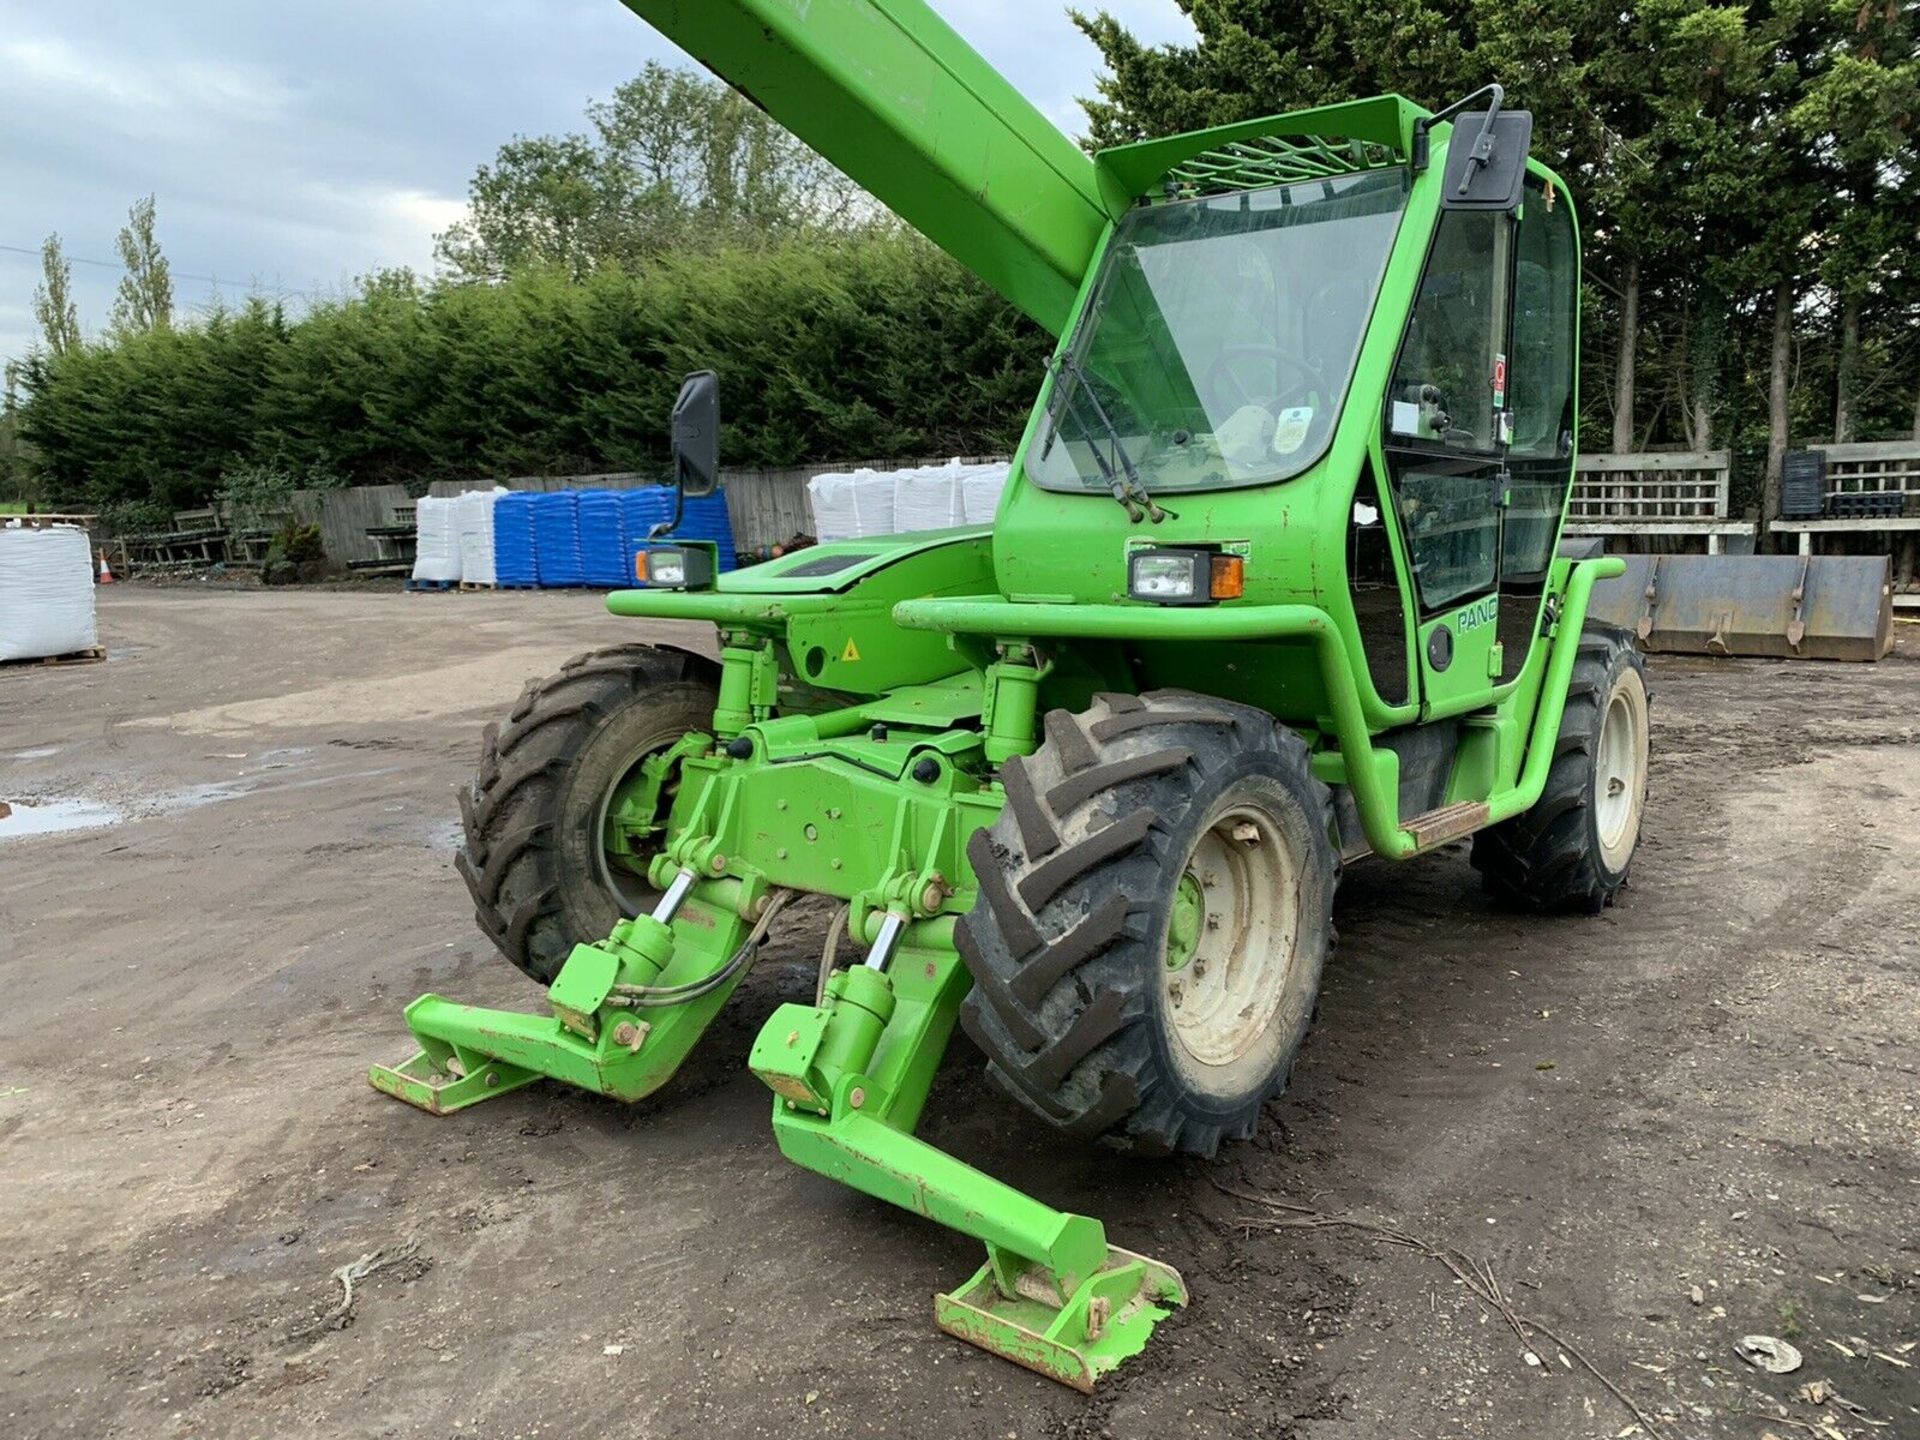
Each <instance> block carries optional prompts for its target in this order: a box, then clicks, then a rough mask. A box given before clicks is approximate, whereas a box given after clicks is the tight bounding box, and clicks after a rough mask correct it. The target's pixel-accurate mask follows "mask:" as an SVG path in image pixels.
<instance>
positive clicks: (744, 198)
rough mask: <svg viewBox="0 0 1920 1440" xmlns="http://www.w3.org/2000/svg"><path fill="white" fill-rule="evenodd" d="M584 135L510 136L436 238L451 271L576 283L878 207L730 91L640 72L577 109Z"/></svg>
mask: <svg viewBox="0 0 1920 1440" xmlns="http://www.w3.org/2000/svg"><path fill="white" fill-rule="evenodd" d="M587 119H588V122H589V125H590V128H591V133H590V134H570V135H559V136H552V135H545V136H535V137H526V136H516V137H515V138H514V139H513V140H511V141H509V142H508V143H507V144H506V145H504V146H502V147H501V149H500V152H499V154H498V155H496V156H495V157H494V159H493V160H492V161H491V162H489V163H488V164H485V165H482V166H481V167H480V168H479V169H478V171H476V172H475V174H474V177H473V181H472V184H471V185H470V186H469V188H468V207H467V215H466V217H465V218H464V219H462V220H461V221H459V222H458V223H457V224H455V225H454V226H452V227H451V228H450V229H448V230H447V231H446V232H444V233H443V234H441V235H440V236H439V237H438V238H437V242H436V254H437V256H438V259H439V260H440V262H441V264H442V265H444V266H445V267H446V268H447V269H448V270H449V271H450V272H451V273H452V274H453V275H454V276H455V277H457V278H460V279H467V280H497V279H500V278H501V277H502V276H505V275H511V274H515V273H518V272H521V271H525V270H528V269H534V268H545V267H554V268H558V269H560V270H561V271H563V272H565V274H566V275H568V276H569V277H570V278H572V279H576V280H577V279H580V278H582V277H583V276H585V275H587V274H589V273H591V272H592V271H594V270H596V269H598V268H601V267H603V266H606V265H621V266H624V267H626V268H628V269H633V268H634V267H635V266H637V265H639V264H641V263H643V262H644V261H646V260H647V259H650V258H652V257H655V256H658V255H662V254H666V253H668V252H670V251H674V250H680V249H685V248H688V247H701V246H713V245H720V244H728V245H739V244H754V243H769V242H773V241H777V240H779V239H781V238H782V237H785V236H789V235H794V234H819V233H838V232H843V231H845V230H846V229H848V228H849V227H851V226H852V225H854V224H856V223H861V222H863V221H866V220H870V219H871V218H872V216H873V214H874V213H875V212H874V207H873V206H872V205H871V202H868V201H866V200H865V199H864V197H863V196H862V194H861V192H860V191H859V190H858V188H857V187H855V186H854V185H853V184H852V183H851V182H850V181H848V180H847V179H846V178H845V177H844V176H842V175H841V174H840V173H839V172H838V171H837V170H835V169H834V168H833V167H832V166H831V165H829V164H827V162H826V161H824V160H822V159H821V158H820V157H819V156H818V155H816V154H814V152H813V151H811V150H809V149H807V147H806V146H804V145H803V144H801V143H800V142H799V141H798V140H796V139H794V138H793V136H791V135H790V134H788V133H787V132H786V131H785V130H784V129H782V128H781V127H780V126H779V125H778V124H777V123H775V122H774V121H773V120H772V119H770V118H769V117H768V116H767V115H766V114H765V113H764V112H762V111H761V110H759V109H757V108H756V107H755V106H753V105H752V104H750V103H749V102H747V101H746V100H745V99H743V98H742V97H741V96H740V95H739V94H738V93H737V92H736V91H734V90H732V89H730V88H729V87H727V86H725V85H722V84H720V83H718V82H717V81H713V80H707V79H703V78H702V77H700V76H698V75H696V74H694V73H692V72H691V71H687V70H680V69H673V68H670V67H668V66H664V65H659V64H649V65H648V66H647V67H646V69H645V70H644V71H643V72H642V73H641V74H640V75H639V76H638V77H636V78H635V79H633V80H630V81H628V82H627V83H626V84H624V85H622V86H621V87H620V88H619V89H618V90H616V91H615V92H614V94H613V97H612V99H610V100H607V101H602V102H596V103H595V104H593V105H590V106H589V107H588V109H587Z"/></svg>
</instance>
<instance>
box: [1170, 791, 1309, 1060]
mask: <svg viewBox="0 0 1920 1440" xmlns="http://www.w3.org/2000/svg"><path fill="white" fill-rule="evenodd" d="M1298 890H1299V884H1298V876H1297V875H1296V874H1295V871H1294V866H1293V862H1292V860H1291V858H1290V856H1289V854H1288V851H1287V847H1286V846H1285V844H1284V843H1283V842H1282V840H1281V837H1280V835H1279V832H1278V831H1277V830H1276V829H1275V827H1274V822H1273V820H1272V819H1271V817H1269V816H1266V815H1264V814H1262V813H1260V812H1258V811H1255V810H1253V809H1250V808H1236V809H1232V810H1229V811H1227V812H1226V813H1225V814H1222V815H1220V816H1217V817H1216V818H1215V819H1214V821H1213V823H1212V824H1210V825H1209V826H1208V828H1207V829H1206V831H1205V832H1204V833H1203V834H1202V835H1201V837H1200V839H1199V840H1198V842H1196V843H1195V845H1194V848H1193V854H1192V855H1191V856H1190V857H1189V859H1188V862H1187V865H1186V867H1185V869H1184V870H1183V871H1182V872H1181V875H1180V879H1179V881H1178V883H1177V884H1176V886H1175V888H1174V894H1173V903H1172V906H1171V908H1170V911H1169V915H1168V921H1167V944H1166V965H1165V968H1164V970H1163V971H1162V974H1161V983H1162V985H1163V987H1164V990H1165V999H1166V1002H1167V1013H1168V1014H1169V1015H1170V1017H1171V1019H1172V1022H1173V1031H1174V1034H1175V1036H1176V1037H1177V1038H1178V1039H1179V1041H1180V1043H1181V1045H1182V1047H1183V1048H1185V1049H1186V1051H1187V1052H1188V1053H1189V1054H1190V1055H1191V1056H1192V1057H1193V1058H1194V1059H1195V1060H1197V1061H1199V1062H1200V1063H1201V1064H1203V1065H1230V1064H1232V1063H1233V1062H1234V1061H1236V1060H1238V1059H1240V1058H1241V1057H1242V1056H1243V1055H1245V1054H1246V1053H1247V1052H1248V1051H1249V1050H1250V1049H1251V1048H1253V1046H1254V1045H1255V1044H1256V1043H1257V1042H1258V1041H1259V1039H1260V1036H1261V1034H1262V1032H1263V1031H1264V1030H1265V1029H1266V1027H1267V1024H1268V1022H1269V1021H1270V1020H1271V1019H1272V1017H1273V1012H1274V1010H1275V1009H1276V1008H1277V1007H1278V1006H1279V1004H1280V1000H1281V996H1282V994H1283V992H1284V988H1285V987H1284V982H1285V978H1286V972H1287V970H1288V968H1289V967H1290V966H1291V965H1292V963H1293V952H1294V941H1295V938H1296V935H1297V931H1298V909H1299V895H1298Z"/></svg>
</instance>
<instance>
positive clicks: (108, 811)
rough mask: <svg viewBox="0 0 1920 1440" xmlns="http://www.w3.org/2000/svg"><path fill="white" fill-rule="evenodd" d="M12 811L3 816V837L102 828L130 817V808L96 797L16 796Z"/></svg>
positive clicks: (0, 829)
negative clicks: (128, 809)
mask: <svg viewBox="0 0 1920 1440" xmlns="http://www.w3.org/2000/svg"><path fill="white" fill-rule="evenodd" d="M11 803H12V805H13V810H12V813H11V814H9V815H6V816H4V817H0V840H17V839H19V838H20V837H21V836H23V835H64V834H66V833H67V832H68V831H71V830H102V829H105V828H106V827H107V826H109V825H118V824H119V823H120V822H121V821H122V820H124V819H126V818H127V816H126V812H125V811H124V810H120V809H118V808H116V807H115V806H112V805H102V804H100V803H99V802H98V801H96V800H15V801H13V802H11Z"/></svg>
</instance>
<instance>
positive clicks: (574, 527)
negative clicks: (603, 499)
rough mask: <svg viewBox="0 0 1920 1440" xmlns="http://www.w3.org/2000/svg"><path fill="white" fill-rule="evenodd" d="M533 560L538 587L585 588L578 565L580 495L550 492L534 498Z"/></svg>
mask: <svg viewBox="0 0 1920 1440" xmlns="http://www.w3.org/2000/svg"><path fill="white" fill-rule="evenodd" d="M533 558H534V568H535V571H536V572H537V573H538V574H539V576H540V584H541V585H542V586H543V587H545V586H568V585H584V584H586V583H587V577H586V574H585V572H584V570H583V569H582V567H581V561H580V492H579V491H577V490H552V491H548V492H546V493H544V494H537V495H535V496H534V497H533Z"/></svg>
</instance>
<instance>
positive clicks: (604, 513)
mask: <svg viewBox="0 0 1920 1440" xmlns="http://www.w3.org/2000/svg"><path fill="white" fill-rule="evenodd" d="M622 502H623V497H622V495H621V492H619V491H617V490H582V491H581V492H580V571H581V575H582V576H583V577H584V579H585V581H586V583H587V584H589V585H595V586H600V587H603V588H605V589H609V590H617V589H619V588H620V587H622V586H624V585H631V584H633V552H632V551H630V550H629V549H627V536H626V521H625V515H624V510H625V506H624V504H623V503H622Z"/></svg>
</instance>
